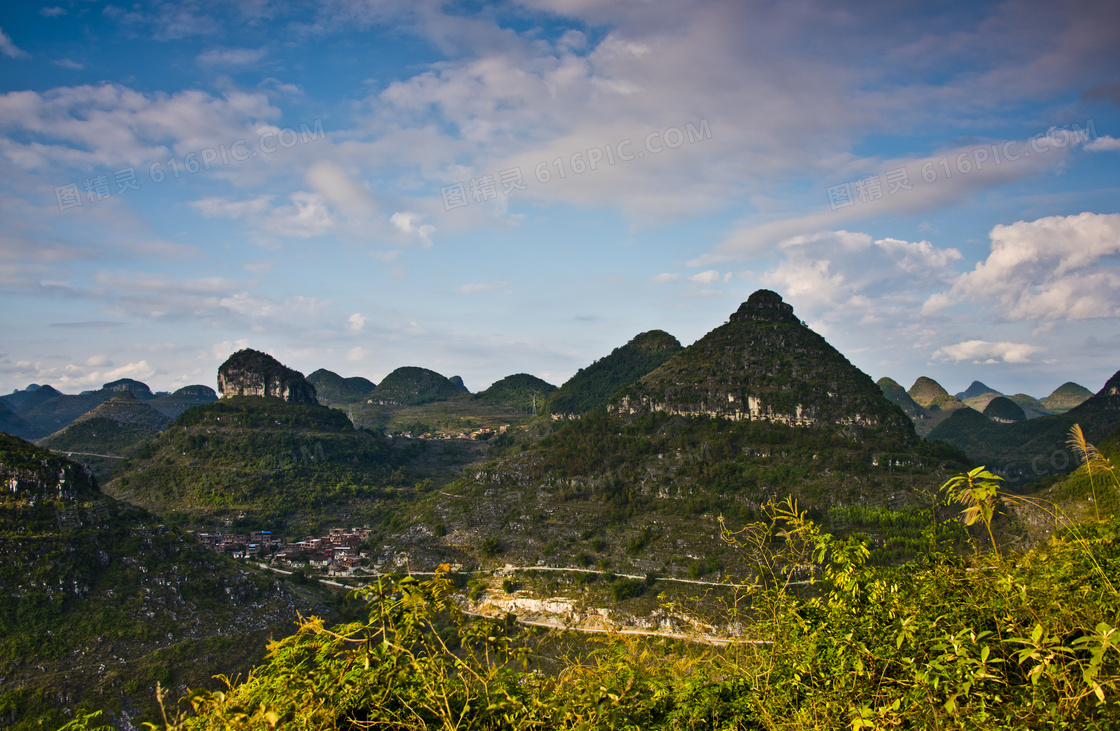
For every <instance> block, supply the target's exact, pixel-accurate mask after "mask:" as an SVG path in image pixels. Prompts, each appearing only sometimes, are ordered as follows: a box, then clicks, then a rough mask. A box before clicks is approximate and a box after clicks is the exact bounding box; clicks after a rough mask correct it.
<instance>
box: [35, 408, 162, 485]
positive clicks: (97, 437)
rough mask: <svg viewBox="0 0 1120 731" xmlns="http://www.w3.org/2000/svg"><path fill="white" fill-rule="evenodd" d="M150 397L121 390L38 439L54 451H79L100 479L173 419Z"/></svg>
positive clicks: (77, 455)
mask: <svg viewBox="0 0 1120 731" xmlns="http://www.w3.org/2000/svg"><path fill="white" fill-rule="evenodd" d="M150 403H151V401H147V402H145V401H141V400H140V399H137V398H133V396H132V393H131V392H130V391H127V390H126V391H121V392H119V393H118V394H117V395H116V396H114V397H113V398H111V399H109V400H107V401H104V402H102V403H101V404H99V405H98V406H96V407H95V408H94V409H93V410H91V411H89V412H88V413H85V414H83V415H82V416H79V417H78V418H77V419H75V420H74V421H73V422H72V423H70V424H68V425H67V426H66V427H65V428H63V429H61V430H60V431H57V432H55V433H54V434H51V435H50V436H48V437H45V438H44V439H41V440H40V441H39V446H41V447H46V448H47V449H50V450H52V451H55V452H71V453H78V454H75V455H73V456H74V459H75V460H76V461H78V462H81V463H82V464H85V465H88V466H89V467H90V468H91V469H92V470H93V471H94V473H95V474H96V475H97V477H98V478H99V479H103V478H104V477H106V476H108V475H109V474H111V473H112V471H113V470H114V469H115V468H116V467H117V466H118V465H119V463H120V461H119V460H117V459H112V458H114V457H121V458H123V457H127V456H130V455H132V454H133V453H135V452H136V451H137V450H138V449H140V448H141V447H142V446H144V445H145V444H147V443H148V442H150V441H151V440H152V439H153V438H155V436H156V435H157V434H159V432H160V430H162V429H164V428H165V427H166V426H167V425H168V424H169V423H170V419H168V418H167V416H165V415H164V414H162V413H161V412H159V411H156V410H155V409H153V408H152V407H151V406H149V405H148V404H150Z"/></svg>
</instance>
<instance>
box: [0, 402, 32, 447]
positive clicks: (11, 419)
mask: <svg viewBox="0 0 1120 731" xmlns="http://www.w3.org/2000/svg"><path fill="white" fill-rule="evenodd" d="M0 432H3V433H5V434H11V435H12V436H14V437H20V438H21V439H34V438H35V437H37V436H38V434H37V432H36V430H35V428H34V427H33V426H31V424H29V423H27V421H25V420H24V418H23V417H22V416H20V415H19V414H17V413H16V412H14V411H12V410H11V409H10V408H8V405H7V404H6V403H4V402H2V401H0Z"/></svg>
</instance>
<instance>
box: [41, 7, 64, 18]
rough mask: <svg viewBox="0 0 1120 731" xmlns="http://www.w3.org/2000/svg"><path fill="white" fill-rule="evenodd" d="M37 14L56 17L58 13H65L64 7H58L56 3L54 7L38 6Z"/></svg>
mask: <svg viewBox="0 0 1120 731" xmlns="http://www.w3.org/2000/svg"><path fill="white" fill-rule="evenodd" d="M39 15H42V16H43V17H45V18H57V17H58V16H60V15H66V8H60V7H58V6H57V5H56V6H54V7H48V8H40V9H39Z"/></svg>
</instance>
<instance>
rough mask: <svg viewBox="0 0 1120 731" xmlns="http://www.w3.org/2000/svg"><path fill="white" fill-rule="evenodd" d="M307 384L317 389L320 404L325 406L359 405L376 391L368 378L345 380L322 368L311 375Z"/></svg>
mask: <svg viewBox="0 0 1120 731" xmlns="http://www.w3.org/2000/svg"><path fill="white" fill-rule="evenodd" d="M307 382H308V383H310V384H311V385H312V386H314V387H315V393H316V395H317V396H318V398H319V403H321V404H323V405H324V406H330V405H332V404H350V403H358V402H359V401H362V400H363V399H364V398H365V397H366V395H367V394H368V393H369V392H370V391H372V390H373V389H374V385H375V384H374V383H373V381H371V380H369V379H368V378H362V377H361V376H352V377H350V378H343V377H342V376H340V375H338V374H337V373H334V372H333V371H328V370H327V369H326V368H320V369H319V370H317V371H315V372H314V373H312V374H311V375H309V376H308V377H307Z"/></svg>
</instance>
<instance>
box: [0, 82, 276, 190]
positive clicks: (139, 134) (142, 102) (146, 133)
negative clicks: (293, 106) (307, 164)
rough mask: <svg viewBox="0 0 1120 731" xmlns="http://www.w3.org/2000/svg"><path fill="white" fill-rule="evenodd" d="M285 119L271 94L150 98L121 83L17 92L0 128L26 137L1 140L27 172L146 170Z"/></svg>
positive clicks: (0, 148)
mask: <svg viewBox="0 0 1120 731" xmlns="http://www.w3.org/2000/svg"><path fill="white" fill-rule="evenodd" d="M279 115H280V110H279V109H277V108H275V107H273V106H272V105H271V104H270V103H269V101H268V97H267V96H266V95H265V94H263V93H259V94H247V93H244V92H239V91H230V92H227V93H226V94H225V95H224V96H222V97H214V96H211V95H210V94H207V93H206V92H203V91H198V90H187V91H180V92H177V93H175V94H170V95H168V94H163V93H155V94H150V95H149V94H143V93H141V92H137V91H134V90H133V89H129V88H127V87H124V86H121V85H117V84H101V85H97V86H89V85H87V86H71V87H58V88H55V89H50V90H49V91H45V92H42V93H40V92H35V91H11V92H8V93H6V94H0V126H4V127H7V128H9V129H15V130H19V132H20V134H19V135H18V136H14V135H9V136H5V137H3V138H0V154H2V155H4V156H6V157H7V158H8V159H10V160H11V161H12V162H14V163H15V164H16V165H18V166H19V167H21V168H24V169H27V170H35V169H42V168H46V167H49V166H51V165H63V166H68V167H74V168H79V169H93V168H100V167H110V168H111V169H116V168H119V167H120V166H122V165H132V166H140V165H142V164H143V163H145V162H151V161H153V160H159V161H162V160H166V159H167V158H168V157H170V156H171V154H172V153H175V154H177V155H180V156H185V155H187V154H189V153H191V152H194V153H195V154H196V155H198V154H199V153H200V151H202V150H205V149H209V148H213V149H215V150H216V149H217V148H219V147H220V146H224V147H225V148H227V149H229V148H230V146H231V145H232V144H233V143H234V141H236V140H239V139H244V140H250V141H253V142H255V141H256V140H257V139H258V137H259V133H257V129H258V127H259V126H261V125H262V124H263V120H267V119H273V118H277V117H279ZM265 129H267V127H266V128H265ZM262 131H263V130H262ZM264 157H265V158H268V157H270V156H268V155H265V156H264ZM242 167H245V166H244V165H243V166H242ZM165 174H166V173H165Z"/></svg>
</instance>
